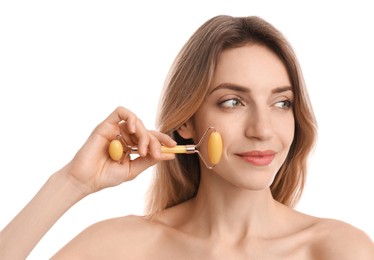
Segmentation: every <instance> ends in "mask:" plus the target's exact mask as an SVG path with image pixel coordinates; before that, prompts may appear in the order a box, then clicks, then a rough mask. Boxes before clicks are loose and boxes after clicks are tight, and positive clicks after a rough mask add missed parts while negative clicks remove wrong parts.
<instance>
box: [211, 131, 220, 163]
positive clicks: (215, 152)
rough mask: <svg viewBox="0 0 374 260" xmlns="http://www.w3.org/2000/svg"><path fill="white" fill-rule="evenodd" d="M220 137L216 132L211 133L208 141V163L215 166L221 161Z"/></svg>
mask: <svg viewBox="0 0 374 260" xmlns="http://www.w3.org/2000/svg"><path fill="white" fill-rule="evenodd" d="M222 147H223V142H222V137H221V134H220V133H218V132H212V133H211V134H210V136H209V140H208V157H209V161H210V162H211V163H212V164H213V165H215V164H217V163H218V162H219V161H220V160H221V156H222Z"/></svg>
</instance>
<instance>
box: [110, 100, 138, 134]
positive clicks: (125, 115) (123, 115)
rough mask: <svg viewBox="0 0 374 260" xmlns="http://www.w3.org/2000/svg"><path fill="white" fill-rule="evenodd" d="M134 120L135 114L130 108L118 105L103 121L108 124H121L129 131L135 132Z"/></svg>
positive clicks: (135, 118)
mask: <svg viewBox="0 0 374 260" xmlns="http://www.w3.org/2000/svg"><path fill="white" fill-rule="evenodd" d="M136 120H137V116H136V115H135V114H134V113H133V112H131V111H130V110H128V109H126V108H124V107H122V106H119V107H117V108H116V109H115V110H114V111H113V112H112V113H111V114H110V115H109V116H108V117H107V118H106V119H105V122H108V123H110V124H116V125H117V124H121V123H123V122H125V124H123V125H124V126H125V128H126V129H127V131H128V132H129V133H135V131H136Z"/></svg>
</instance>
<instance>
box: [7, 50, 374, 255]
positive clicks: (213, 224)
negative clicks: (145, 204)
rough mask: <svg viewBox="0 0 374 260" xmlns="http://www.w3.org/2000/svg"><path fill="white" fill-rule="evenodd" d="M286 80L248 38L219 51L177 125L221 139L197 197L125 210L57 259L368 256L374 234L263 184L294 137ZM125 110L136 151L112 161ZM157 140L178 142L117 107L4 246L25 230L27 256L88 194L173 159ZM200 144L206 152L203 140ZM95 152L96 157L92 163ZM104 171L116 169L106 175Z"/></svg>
mask: <svg viewBox="0 0 374 260" xmlns="http://www.w3.org/2000/svg"><path fill="white" fill-rule="evenodd" d="M290 87H291V85H290V80H289V78H288V75H287V72H286V69H285V67H284V65H283V64H282V62H281V61H280V60H279V59H278V57H277V56H276V55H274V54H273V53H272V52H271V51H269V50H268V49H267V48H265V47H263V46H259V45H246V46H243V47H239V48H235V49H231V50H226V51H224V52H223V53H222V56H221V59H220V62H219V64H218V67H217V70H216V73H215V76H214V82H213V84H212V86H211V87H210V90H209V94H208V95H207V97H206V99H205V102H204V103H203V105H202V106H201V107H200V108H199V110H198V112H197V113H196V114H195V116H194V117H193V118H192V119H191V120H189V121H188V122H186V123H185V124H184V125H183V126H182V127H181V128H180V129H179V130H178V131H179V133H180V135H181V136H183V137H185V138H193V139H194V140H199V138H200V137H201V135H202V134H203V132H204V131H205V130H206V128H207V127H208V126H214V127H215V128H216V129H217V130H218V131H219V132H220V133H221V135H222V138H223V140H224V147H223V154H222V158H221V161H220V163H219V164H218V165H216V167H215V168H214V169H213V170H209V169H207V168H205V167H204V165H203V164H202V170H201V182H200V186H199V190H198V194H197V196H196V197H195V198H193V199H191V200H189V201H186V202H184V203H182V204H179V205H177V206H174V207H171V208H169V209H166V210H164V211H162V212H160V213H159V214H157V215H156V216H155V218H154V219H153V220H148V219H146V218H144V217H141V216H126V217H120V218H115V219H109V220H105V221H102V222H99V223H97V224H94V225H92V226H90V227H88V228H87V229H85V230H84V231H82V232H81V233H80V234H79V235H78V236H77V237H75V238H74V239H73V240H71V241H70V242H69V243H68V244H67V245H65V247H63V248H62V249H61V250H60V251H59V252H57V253H56V255H55V256H54V257H53V259H298V260H299V259H318V260H323V259H339V260H343V259H374V245H373V242H372V241H371V240H370V238H369V237H368V236H367V235H366V234H365V233H364V232H363V231H361V230H359V229H357V228H355V227H353V226H351V225H349V224H346V223H343V222H341V221H337V220H331V219H321V218H316V217H313V216H309V215H305V214H302V213H299V212H297V211H295V210H293V209H291V208H289V207H287V206H284V205H282V204H280V203H278V202H276V201H275V200H274V199H273V197H272V195H271V192H270V188H269V186H270V184H271V183H272V181H273V179H274V177H275V175H276V173H277V171H278V169H279V168H280V167H281V165H282V163H283V162H284V160H285V158H286V156H287V153H288V150H289V148H290V146H291V143H292V140H293V132H294V115H293V112H292V102H293V92H292V89H291V88H290ZM119 115H121V116H119ZM129 115H131V116H129ZM122 119H124V120H126V119H127V120H128V122H129V123H128V124H127V129H126V130H127V134H131V135H132V136H133V138H129V140H132V141H133V142H134V143H138V144H139V146H140V147H141V151H142V153H141V155H142V157H140V159H138V160H137V161H136V162H135V161H134V162H130V161H124V162H122V164H114V163H113V162H110V161H109V159H108V158H109V157H108V155H107V151H106V150H105V148H107V146H108V143H109V141H110V140H111V139H113V137H114V136H115V134H116V133H117V132H116V130H117V129H116V125H117V123H118V121H120V120H122ZM160 143H163V144H165V145H169V146H173V145H175V143H173V141H172V140H171V139H170V138H168V137H166V136H165V135H163V134H160V133H157V132H153V131H147V130H146V129H145V128H144V126H143V125H142V124H141V122H140V121H139V120H138V119H136V116H135V115H133V114H132V113H131V112H130V111H128V110H126V109H123V108H119V109H117V110H116V111H115V112H114V113H113V114H112V115H111V116H109V117H108V119H107V120H105V121H104V122H103V123H102V124H100V125H99V126H98V128H97V129H95V130H94V132H93V134H92V136H91V137H90V138H89V139H88V141H87V143H86V144H85V145H84V146H83V148H82V150H81V151H79V152H78V153H77V156H76V157H75V158H74V159H73V160H72V162H70V163H69V164H68V165H67V166H66V167H64V168H63V169H62V170H60V171H59V172H57V173H56V174H54V175H53V176H52V177H51V180H50V181H48V182H47V184H46V185H45V186H44V187H43V188H42V189H41V191H40V194H38V195H37V196H36V198H34V200H33V201H32V202H31V203H30V204H31V205H29V206H27V207H26V209H25V210H24V211H23V212H21V213H20V215H19V216H17V217H16V218H15V220H14V221H13V222H12V223H10V224H9V226H8V227H7V228H6V229H5V230H4V231H5V232H4V231H2V234H1V236H2V237H1V238H2V242H1V243H2V244H1V247H0V248H1V250H4V248H7V247H6V246H9V245H12V243H11V242H12V241H15V239H16V237H17V235H21V234H22V236H25V235H26V239H25V240H28V241H30V242H28V243H26V242H25V245H23V246H24V248H25V249H24V250H23V252H24V254H23V256H25V255H26V253H27V252H28V250H31V249H32V247H33V246H34V245H35V244H36V243H37V241H38V240H39V239H40V238H39V237H41V236H42V235H43V234H44V233H45V232H46V231H47V230H48V229H49V228H50V226H51V225H52V224H53V223H54V222H55V221H56V220H57V219H58V217H59V216H60V215H62V214H63V213H64V212H65V211H66V210H67V209H68V208H70V207H71V206H72V205H73V204H75V203H76V202H77V201H79V200H80V199H82V198H83V197H84V196H86V195H88V194H90V193H92V192H96V191H98V190H100V189H102V188H105V187H109V186H114V185H118V184H119V183H121V182H123V181H128V180H131V179H133V178H134V177H135V176H137V175H138V174H139V173H140V172H141V171H142V170H144V169H145V168H147V167H149V166H150V165H153V164H155V163H157V162H158V161H161V160H168V159H173V158H172V157H173V156H172V155H161V154H159V153H158V152H157V151H158V149H159V148H160ZM147 148H148V149H149V150H150V151H151V154H147V153H146V150H147ZM201 150H202V151H201V152H202V154H203V156H207V149H206V148H204V146H202V147H201ZM253 150H260V151H264V150H267V151H269V150H270V151H273V152H274V154H275V156H274V159H273V160H271V162H269V163H268V164H266V165H256V164H253V162H251V161H250V160H249V159H248V158H246V152H249V151H253ZM205 158H207V157H205ZM93 161H95V162H97V164H96V165H91V163H92V162H93ZM130 165H131V167H130ZM87 167H91V168H90V169H88V168H87ZM109 172H111V173H112V174H113V175H109V176H108V175H106V174H109ZM60 186H62V188H58V189H57V192H56V190H54V189H56V188H57V187H60ZM58 196H63V197H64V198H66V202H64V203H63V205H58V204H57V205H56V204H55V203H50V202H47V199H46V197H49V198H50V197H52V202H53V201H54V202H55V201H57V197H58ZM40 204H41V205H42V206H44V207H45V206H48V207H47V209H48V211H47V212H49V213H50V214H49V215H48V216H44V218H45V219H43V224H39V226H37V227H35V228H33V230H32V231H29V230H27V231H25V228H26V227H27V228H29V227H28V225H29V223H28V222H27V221H30V219H32V218H33V217H35V215H37V214H38V212H37V209H38V207H40ZM49 204H50V205H49ZM44 211H45V210H44ZM45 212H46V211H45ZM25 232H26V234H24V233H25ZM13 243H15V242H13ZM17 243H19V241H18V242H17ZM18 248H19V247H18ZM1 252H2V251H1ZM11 253H13V254H14V255H12V254H11ZM16 253H17V252H10V253H9V254H8V255H7V256H9V257H8V258H1V259H22V257H21V255H18V258H17V257H13V258H11V257H10V256H15V254H16ZM0 256H2V255H1V254H0Z"/></svg>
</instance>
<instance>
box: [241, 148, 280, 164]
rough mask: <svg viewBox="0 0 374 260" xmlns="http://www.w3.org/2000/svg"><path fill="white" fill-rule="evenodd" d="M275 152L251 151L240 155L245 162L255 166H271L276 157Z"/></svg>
mask: <svg viewBox="0 0 374 260" xmlns="http://www.w3.org/2000/svg"><path fill="white" fill-rule="evenodd" d="M275 154H276V153H275V152H274V151H272V150H266V151H249V152H245V153H240V154H238V155H239V156H240V157H241V158H242V159H243V160H244V161H246V162H248V163H250V164H252V165H254V166H266V165H269V164H270V163H271V162H272V161H273V160H274V157H275Z"/></svg>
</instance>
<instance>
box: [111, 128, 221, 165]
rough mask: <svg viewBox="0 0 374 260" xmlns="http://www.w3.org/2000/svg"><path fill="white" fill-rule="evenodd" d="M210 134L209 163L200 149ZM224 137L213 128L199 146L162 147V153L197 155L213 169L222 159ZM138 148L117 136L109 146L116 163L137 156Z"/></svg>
mask: <svg viewBox="0 0 374 260" xmlns="http://www.w3.org/2000/svg"><path fill="white" fill-rule="evenodd" d="M208 134H209V139H208V157H209V162H207V161H206V160H205V159H204V158H203V156H202V155H201V153H200V152H199V150H198V148H199V146H200V145H201V143H202V141H203V140H204V138H205V137H206V136H207V135H208ZM222 147H223V142H222V137H221V135H220V133H218V132H217V131H216V130H215V129H214V128H213V127H209V128H208V129H207V130H206V131H205V133H204V134H203V136H202V138H201V139H200V141H199V142H198V144H196V145H195V144H188V145H176V146H174V147H167V146H161V152H163V153H184V154H193V153H197V154H198V155H199V157H200V158H201V160H202V161H203V163H204V164H205V166H206V167H207V168H209V169H212V168H213V167H214V166H215V165H216V164H217V163H218V162H219V161H220V159H221V156H222ZM137 153H138V147H137V146H131V145H128V144H127V143H126V141H125V140H124V139H123V137H122V135H120V134H119V135H117V137H116V138H115V139H114V140H112V141H111V142H110V145H109V155H110V157H111V158H112V160H114V161H121V159H122V158H123V156H128V155H129V154H137Z"/></svg>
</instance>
